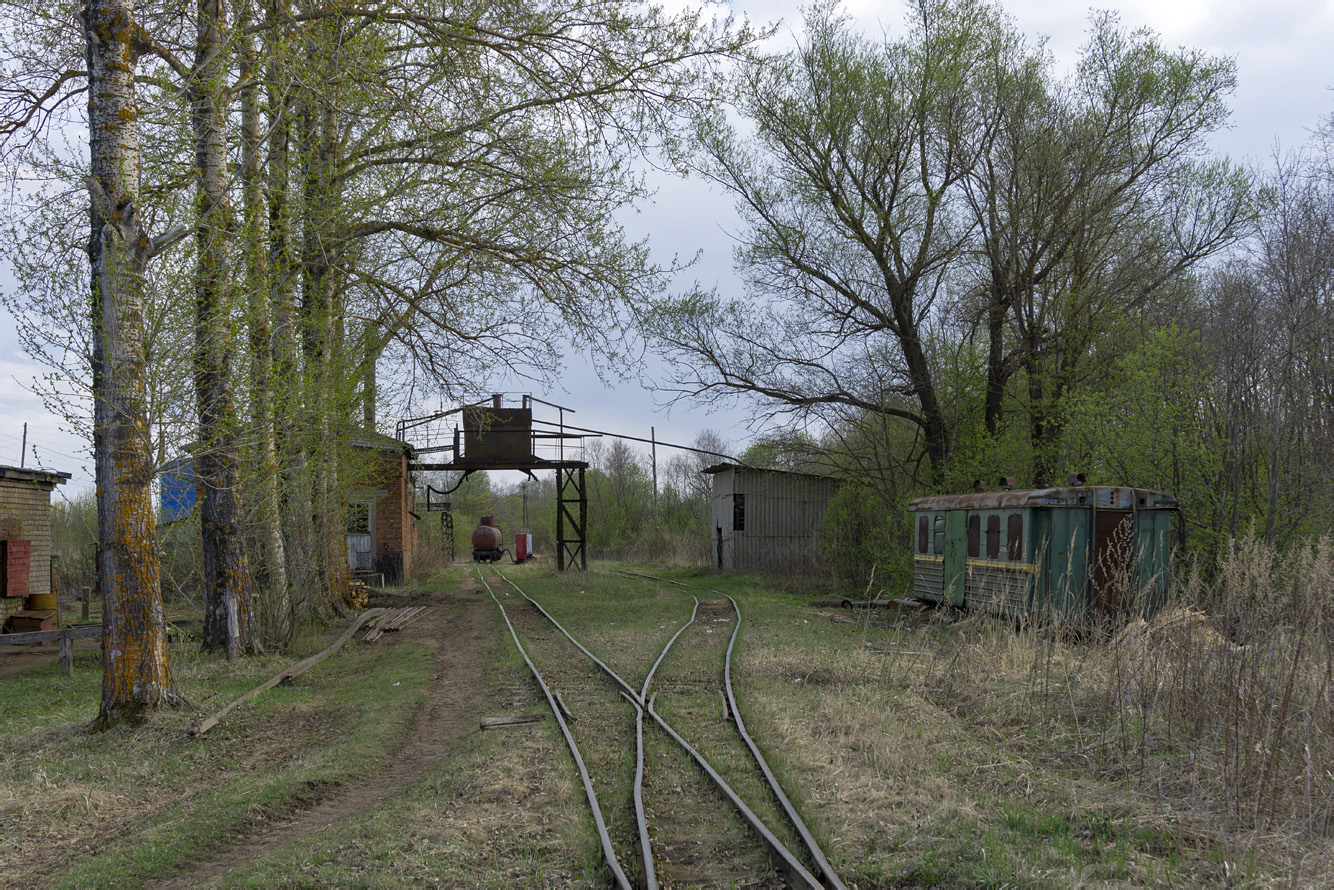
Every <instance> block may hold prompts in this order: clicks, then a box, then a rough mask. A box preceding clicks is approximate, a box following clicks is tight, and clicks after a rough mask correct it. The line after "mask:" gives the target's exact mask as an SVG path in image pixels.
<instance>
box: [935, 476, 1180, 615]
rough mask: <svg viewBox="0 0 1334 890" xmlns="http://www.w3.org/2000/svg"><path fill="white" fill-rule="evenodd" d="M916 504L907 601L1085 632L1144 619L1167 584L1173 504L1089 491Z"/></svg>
mask: <svg viewBox="0 0 1334 890" xmlns="http://www.w3.org/2000/svg"><path fill="white" fill-rule="evenodd" d="M981 488H982V486H981V485H980V484H979V485H978V486H977V489H979V490H975V491H973V492H971V493H969V494H952V495H936V496H932V497H922V498H917V499H916V500H914V501H913V502H912V503H911V504H909V505H908V509H909V510H910V511H911V512H912V514H913V531H914V535H913V537H914V541H913V544H914V548H913V550H914V552H913V596H915V597H916V598H917V599H920V600H925V601H928V602H934V603H941V604H949V605H955V606H967V607H968V608H972V609H980V610H983V611H987V612H992V613H995V614H999V615H1005V616H1012V617H1017V618H1035V619H1039V620H1048V619H1060V620H1065V621H1070V622H1077V623H1086V622H1090V621H1094V620H1099V619H1102V618H1116V617H1121V616H1124V615H1126V614H1129V613H1131V612H1140V611H1144V612H1152V611H1153V610H1154V609H1156V608H1157V606H1158V605H1159V604H1161V603H1162V601H1163V598H1164V596H1165V594H1166V592H1167V587H1168V584H1169V583H1170V582H1171V520H1172V516H1173V515H1174V514H1175V513H1177V511H1178V509H1179V508H1178V504H1177V499H1176V498H1175V497H1173V496H1172V495H1170V494H1166V493H1164V492H1161V491H1148V490H1145V489H1141V488H1129V487H1123V486H1101V485H1099V486H1087V485H1085V484H1084V477H1083V475H1082V474H1071V476H1070V479H1069V481H1068V483H1067V484H1066V485H1065V486H1064V487H1052V488H1033V489H1023V490H1014V488H1013V482H1012V480H1011V479H1009V478H1002V479H1001V490H999V491H984V490H981Z"/></svg>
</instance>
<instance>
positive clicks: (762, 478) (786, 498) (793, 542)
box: [712, 468, 838, 571]
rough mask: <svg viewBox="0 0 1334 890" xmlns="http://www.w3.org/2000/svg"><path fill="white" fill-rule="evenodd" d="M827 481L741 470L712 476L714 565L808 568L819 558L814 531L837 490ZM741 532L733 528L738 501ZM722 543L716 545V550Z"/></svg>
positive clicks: (777, 568)
mask: <svg viewBox="0 0 1334 890" xmlns="http://www.w3.org/2000/svg"><path fill="white" fill-rule="evenodd" d="M837 487H838V485H837V483H836V482H835V481H833V480H832V479H821V478H819V477H815V476H804V475H800V474H796V473H782V472H775V471H770V470H752V469H744V468H735V469H727V470H722V471H720V472H717V473H715V474H714V475H713V510H712V515H713V522H712V529H713V531H712V537H713V552H714V567H715V568H720V569H725V570H732V569H737V570H755V569H764V570H780V571H781V570H784V569H794V568H809V567H811V566H813V565H814V564H815V563H816V562H817V561H818V559H819V552H818V549H819V540H818V532H819V527H820V522H821V521H822V520H823V519H824V515H825V511H826V510H827V509H828V507H829V501H830V499H831V498H833V496H834V492H835V491H836V490H837ZM738 496H740V497H741V498H742V503H743V505H744V526H745V527H744V528H742V529H737V528H734V525H735V522H736V518H737V514H738V511H737V498H738ZM720 543H721V546H720Z"/></svg>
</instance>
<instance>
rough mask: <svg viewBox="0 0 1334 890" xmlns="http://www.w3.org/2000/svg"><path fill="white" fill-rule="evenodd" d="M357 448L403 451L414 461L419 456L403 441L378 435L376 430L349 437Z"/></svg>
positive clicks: (360, 432) (357, 433)
mask: <svg viewBox="0 0 1334 890" xmlns="http://www.w3.org/2000/svg"><path fill="white" fill-rule="evenodd" d="M348 441H349V442H351V443H352V444H353V445H354V446H356V447H357V448H370V449H372V450H374V451H402V452H404V453H405V454H407V456H408V458H409V459H410V460H411V459H414V458H416V456H417V452H416V450H415V449H414V448H413V447H412V446H411V445H409V444H408V443H407V442H404V441H403V440H401V439H395V438H394V437H393V436H386V435H384V434H383V433H377V432H375V431H374V430H358V431H357V432H355V433H353V434H352V435H351V436H349V437H348Z"/></svg>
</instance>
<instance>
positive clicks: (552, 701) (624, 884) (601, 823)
mask: <svg viewBox="0 0 1334 890" xmlns="http://www.w3.org/2000/svg"><path fill="white" fill-rule="evenodd" d="M496 574H497V575H500V573H499V572H496ZM501 577H502V578H503V577H504V576H503V575H501ZM477 579H478V580H479V581H481V582H482V586H483V587H485V588H486V592H487V593H489V594H491V599H492V600H493V601H494V602H495V604H496V608H497V609H499V610H500V617H501V618H504V619H505V626H506V627H508V628H509V629H510V636H511V637H513V638H514V645H515V647H516V648H517V649H518V650H519V654H520V655H522V656H523V660H524V663H525V664H527V665H528V670H529V671H530V672H531V673H532V675H533V679H534V680H536V681H537V685H538V686H539V687H541V689H542V694H543V695H544V696H545V697H546V700H547V704H548V705H549V706H550V707H551V713H552V714H554V715H555V716H556V722H557V723H558V724H559V725H560V731H561V734H562V735H564V736H565V744H566V745H567V746H568V747H569V749H570V754H571V755H572V756H573V757H574V762H575V765H576V766H578V768H579V778H580V779H581V780H582V781H583V783H584V794H585V795H586V796H587V797H588V805H589V807H590V808H591V809H592V810H593V822H594V823H595V824H596V826H597V830H598V840H599V841H600V842H601V844H602V858H603V860H604V861H606V863H607V867H608V868H610V869H611V873H612V875H613V876H614V877H615V878H616V885H617V886H618V887H620V888H622V890H630V880H629V878H627V877H626V876H625V871H624V869H622V868H621V863H620V862H618V861H617V859H616V850H615V849H614V848H613V847H612V844H611V835H610V834H608V833H607V823H606V821H605V820H604V819H603V818H602V807H601V805H599V804H598V795H597V792H596V791H594V790H593V779H592V777H591V776H590V775H589V774H588V767H587V766H585V765H584V758H583V756H582V755H580V753H579V745H578V744H576V743H575V741H574V736H573V735H572V734H571V733H570V726H569V724H568V723H566V722H565V717H564V715H563V713H562V711H563V710H564V709H563V708H561V707H559V706H558V705H557V702H556V697H555V696H554V695H553V694H552V692H551V689H550V688H548V687H547V683H546V681H545V680H543V679H542V674H541V673H540V672H539V671H538V670H537V665H535V664H533V660H532V659H531V658H529V657H528V652H527V650H525V649H524V648H523V643H522V642H520V640H519V634H518V632H517V631H516V630H515V629H514V625H513V624H511V623H510V616H509V615H508V614H506V612H505V607H504V605H502V604H501V602H500V597H498V596H496V592H495V591H494V590H492V589H491V585H490V584H487V583H486V578H484V577H483V576H482V569H481V567H480V566H478V567H477ZM505 580H507V581H508V580H509V579H508V578H506V579H505ZM511 583H513V582H511ZM516 589H517V588H516ZM519 592H520V593H521V594H522V593H523V591H519ZM524 598H525V599H527V597H524ZM530 602H531V600H530Z"/></svg>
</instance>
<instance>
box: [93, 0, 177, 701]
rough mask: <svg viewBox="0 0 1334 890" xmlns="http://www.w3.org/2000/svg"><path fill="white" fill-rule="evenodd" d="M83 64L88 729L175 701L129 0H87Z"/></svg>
mask: <svg viewBox="0 0 1334 890" xmlns="http://www.w3.org/2000/svg"><path fill="white" fill-rule="evenodd" d="M83 24H84V33H85V37H86V40H87V50H86V61H87V64H88V97H89V98H88V136H89V148H90V153H91V176H90V177H89V180H88V184H89V191H90V192H91V193H92V208H91V213H90V222H91V229H92V231H91V236H90V238H89V240H88V257H89V261H90V263H91V266H92V294H91V296H92V331H93V354H92V374H93V401H94V406H93V452H94V461H95V465H96V471H95V472H96V477H97V518H98V553H97V556H98V558H97V564H98V584H99V585H100V587H101V591H102V598H103V610H102V702H101V706H100V708H99V710H98V716H97V721H96V724H95V725H97V726H100V727H105V726H108V725H110V724H111V723H114V722H116V721H117V720H120V719H125V718H133V717H136V716H138V715H140V714H142V713H143V712H144V711H147V710H152V709H155V708H159V707H162V706H164V705H175V704H180V703H181V702H182V701H183V700H182V698H181V696H180V693H179V692H178V691H177V689H176V684H175V681H174V680H173V679H172V676H171V667H170V662H169V659H168V655H167V627H166V618H165V615H164V612H163V606H162V588H161V583H160V571H161V566H160V563H159V560H158V552H157V540H156V529H155V527H154V516H153V498H152V491H151V485H152V481H153V469H152V463H151V457H150V455H151V451H150V443H149V425H148V413H147V401H146V380H145V367H144V363H145V354H146V348H145V347H146V344H145V340H144V319H143V310H144V278H143V272H144V269H145V267H146V266H147V263H148V260H149V258H150V257H151V256H152V255H153V253H154V252H156V251H157V250H160V249H161V248H163V247H165V246H166V244H169V243H171V241H172V240H174V239H173V236H172V235H170V234H169V235H166V236H163V237H161V238H158V239H153V240H150V239H149V238H148V236H147V233H146V232H145V231H144V228H143V224H142V216H143V214H142V213H141V212H140V207H139V169H140V167H139V165H140V158H139V132H138V123H137V113H138V103H137V96H136V91H135V64H136V60H137V52H136V49H135V44H136V43H137V39H138V35H137V25H136V23H135V19H134V4H133V2H132V0H89V2H88V5H87V6H86V7H85V9H84V14H83Z"/></svg>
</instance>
